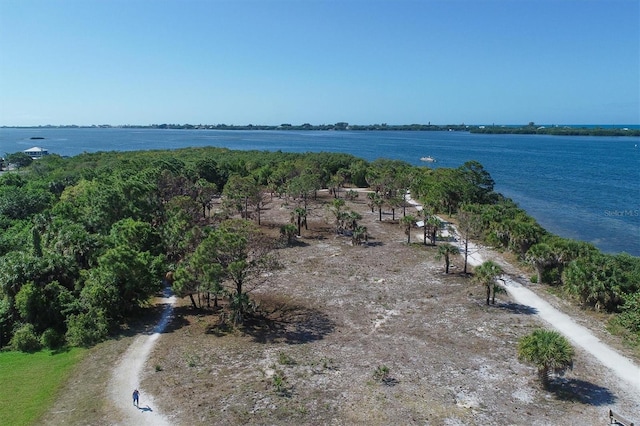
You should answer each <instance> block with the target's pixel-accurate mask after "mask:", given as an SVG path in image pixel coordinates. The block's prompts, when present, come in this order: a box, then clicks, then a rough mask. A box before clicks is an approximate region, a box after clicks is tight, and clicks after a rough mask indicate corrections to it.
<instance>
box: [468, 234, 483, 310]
mask: <svg viewBox="0 0 640 426" xmlns="http://www.w3.org/2000/svg"><path fill="white" fill-rule="evenodd" d="M468 256H469V240H468V239H466V240H464V273H465V274H466V273H467V257H468ZM488 304H489V295H487V305H488Z"/></svg>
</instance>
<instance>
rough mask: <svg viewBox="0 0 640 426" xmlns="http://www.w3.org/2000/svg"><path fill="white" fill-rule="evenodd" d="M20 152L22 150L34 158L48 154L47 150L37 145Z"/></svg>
mask: <svg viewBox="0 0 640 426" xmlns="http://www.w3.org/2000/svg"><path fill="white" fill-rule="evenodd" d="M22 152H24V153H25V154H27V155H28V156H29V157H31V158H33V159H34V160H35V159H36V158H40V157H44V156H45V155H49V151H47V150H46V149H44V148H40V147H39V146H34V147H33V148H29V149H25V150H24V151H22Z"/></svg>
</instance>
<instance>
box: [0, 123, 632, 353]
mask: <svg viewBox="0 0 640 426" xmlns="http://www.w3.org/2000/svg"><path fill="white" fill-rule="evenodd" d="M343 125H346V123H343ZM493 186H494V182H493V179H492V178H491V176H490V175H489V173H487V172H486V170H484V168H483V167H482V165H480V164H479V163H477V162H474V161H472V162H468V163H465V164H464V165H462V166H460V167H458V168H455V169H446V168H438V169H430V168H427V167H413V166H410V165H408V164H407V163H404V162H401V161H391V160H377V161H374V162H366V161H364V160H362V159H358V158H356V157H353V156H351V155H348V154H337V153H307V154H293V153H282V152H258V151H230V150H227V149H222V148H187V149H181V150H175V151H141V152H126V153H121V152H101V153H93V154H87V153H85V154H81V155H78V156H75V157H71V158H61V157H59V156H57V155H49V156H47V157H45V158H42V159H39V160H37V161H34V162H32V163H31V164H26V163H25V164H24V167H21V168H19V169H17V170H15V171H10V172H5V173H3V174H2V175H0V231H1V232H0V347H3V346H7V345H11V346H12V347H14V348H16V349H22V350H33V349H37V348H38V347H41V346H47V347H55V346H57V345H61V344H65V343H67V344H71V345H91V344H94V343H96V342H99V341H101V340H103V339H105V338H106V337H107V336H108V335H109V333H110V332H112V331H113V330H114V329H116V328H117V327H118V326H119V325H121V324H123V323H125V322H126V321H128V320H129V319H130V318H131V317H132V316H134V315H135V314H136V312H137V311H138V309H139V308H140V307H142V306H144V305H145V303H147V301H148V299H149V297H150V296H152V295H153V294H154V293H156V292H157V291H159V290H161V288H162V285H163V281H164V282H165V284H170V285H172V286H173V289H174V291H175V292H176V293H177V294H178V295H179V296H182V297H189V298H190V300H191V303H192V305H193V307H194V308H196V309H204V308H209V307H211V305H213V307H216V306H218V301H219V299H221V298H223V299H225V309H226V310H227V311H228V318H229V320H230V321H232V322H234V323H236V324H239V323H242V322H243V321H244V320H245V319H246V318H247V316H248V315H250V314H251V312H252V309H253V307H254V305H253V301H252V300H251V297H250V292H251V290H252V289H253V288H255V287H257V286H259V285H261V284H263V283H264V281H265V277H266V276H268V274H265V271H267V270H272V269H274V268H277V267H278V263H277V260H276V259H275V257H274V250H273V248H274V244H275V242H274V241H273V240H272V239H271V238H269V237H267V236H266V235H265V234H263V233H262V232H261V228H260V212H261V210H262V209H263V208H264V205H265V202H266V200H267V199H268V198H273V197H281V198H283V203H282V204H283V206H288V208H289V209H290V214H291V223H283V224H281V227H280V231H281V234H282V240H283V242H284V243H287V242H288V243H291V242H292V239H293V237H294V236H295V235H301V234H302V233H303V229H304V228H305V227H306V219H307V216H308V214H309V211H310V209H311V208H313V207H312V205H311V203H310V201H311V200H312V199H314V198H315V197H316V194H317V191H318V190H320V189H328V190H329V191H330V192H331V194H332V195H333V197H334V199H333V201H332V203H330V204H329V205H327V206H326V208H327V211H328V212H329V213H330V215H331V216H335V227H336V233H338V234H344V235H350V236H351V238H352V242H353V244H354V246H357V245H360V244H362V243H363V242H364V241H366V240H367V238H368V233H367V229H366V227H364V226H362V224H361V223H360V221H361V219H362V217H361V216H360V215H358V214H357V213H355V212H353V211H351V210H349V209H348V208H347V207H346V205H345V200H348V199H354V198H356V197H358V196H361V195H362V196H366V197H367V202H368V203H369V206H370V208H371V211H372V212H374V211H375V210H377V211H378V217H379V220H382V217H383V212H385V213H387V214H390V215H391V217H392V220H393V221H395V220H396V215H397V217H398V220H397V222H398V223H399V224H400V225H401V227H402V228H403V230H404V232H405V233H406V234H407V240H408V242H410V230H411V228H412V226H413V224H414V223H415V220H417V219H420V220H423V221H424V223H425V225H426V226H425V227H424V236H425V238H424V242H425V244H426V243H427V241H429V242H430V244H434V245H435V244H436V239H437V231H438V229H439V227H440V222H439V221H438V220H437V219H436V218H435V215H436V214H444V213H446V214H449V215H452V216H453V217H457V218H458V222H459V223H460V224H464V227H461V228H462V229H464V230H465V235H466V237H467V238H478V239H481V240H483V241H485V242H486V243H488V244H491V245H493V246H495V247H499V248H501V249H504V250H511V251H513V252H514V253H516V254H517V255H518V256H519V257H520V258H521V259H522V260H526V261H527V262H529V263H530V264H531V265H532V266H533V267H534V268H536V270H537V271H538V275H537V276H538V279H539V280H540V281H545V282H549V283H554V284H560V285H562V286H563V288H566V290H567V293H568V294H571V295H573V296H575V297H576V298H577V299H578V300H579V301H580V302H581V303H583V304H585V305H587V306H592V307H595V308H597V309H605V310H607V311H611V312H620V316H619V318H620V320H619V321H620V324H621V325H622V326H623V327H627V328H628V329H629V330H632V331H633V332H635V333H636V334H637V333H638V332H640V320H639V318H638V315H637V312H638V305H640V301H639V299H638V293H639V290H640V289H638V283H639V282H640V279H639V278H640V263H639V261H638V258H634V257H631V256H628V255H618V256H610V255H605V254H602V253H600V252H598V251H597V250H596V249H595V248H594V247H593V246H591V245H589V244H586V243H580V242H576V241H570V240H564V239H561V238H558V237H555V236H553V235H550V234H548V233H546V232H545V231H544V229H542V228H541V227H540V226H539V225H538V224H537V223H536V222H535V221H534V220H533V219H532V218H530V217H529V216H527V215H526V214H525V212H524V211H522V210H521V209H519V208H518V207H517V206H516V205H515V204H514V203H513V202H512V201H510V200H508V199H505V198H504V197H502V196H500V195H499V194H497V193H495V192H494V191H493ZM356 188H369V190H368V192H367V193H366V195H364V194H362V193H361V192H359V191H355V190H354V189H356ZM409 196H411V197H412V198H414V199H416V200H419V201H420V202H421V203H422V204H423V205H424V206H425V208H424V210H423V211H422V212H421V213H420V217H419V218H418V217H412V216H407V214H406V208H407V207H408V206H409V205H410V204H409ZM214 206H215V207H214ZM407 217H408V219H407ZM402 218H405V219H402ZM444 247H445V248H443V249H442V256H443V257H445V258H446V259H448V257H449V255H452V254H455V252H456V251H455V250H454V249H451V248H449V247H450V246H444ZM447 248H448V249H447ZM495 273H497V272H496V271H495V270H488V273H487V274H485V275H486V276H485V277H484V278H483V280H481V281H482V283H483V284H484V285H485V286H487V289H488V291H495V285H494V278H495Z"/></svg>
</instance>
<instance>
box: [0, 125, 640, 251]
mask: <svg viewBox="0 0 640 426" xmlns="http://www.w3.org/2000/svg"><path fill="white" fill-rule="evenodd" d="M34 136H36V137H44V138H45V139H44V140H31V139H30V138H31V137H34ZM32 146H42V147H44V148H47V149H48V150H49V152H52V153H56V154H60V155H76V154H80V153H82V152H96V151H130V150H145V149H175V148H182V147H188V146H193V147H195V146H216V147H227V148H230V149H239V150H253V149H255V150H267V151H277V150H281V151H284V152H319V151H328V152H344V153H349V154H353V155H356V156H358V157H361V158H364V159H366V160H369V161H372V160H375V159H377V158H391V159H398V160H404V161H406V162H408V163H411V164H413V165H427V164H425V163H422V162H421V161H420V157H422V156H427V155H430V156H432V157H434V158H436V159H437V163H430V164H428V165H429V166H430V167H458V166H460V165H462V164H463V163H464V162H465V161H468V160H477V161H479V162H480V163H482V164H483V165H484V167H485V168H486V169H487V170H488V171H489V172H490V173H491V176H492V177H493V178H494V180H495V181H496V190H497V191H499V192H501V193H502V194H504V195H506V196H508V197H510V198H512V199H513V200H515V201H516V202H517V203H518V204H519V205H520V206H521V207H522V208H524V209H525V210H526V211H527V212H528V213H529V214H530V215H532V216H533V217H535V218H536V220H538V222H539V223H540V224H541V225H542V226H543V227H545V228H546V229H548V230H549V231H551V232H553V233H555V234H557V235H560V236H563V237H567V238H573V239H578V240H583V241H589V242H592V243H594V244H595V245H596V246H598V247H599V248H600V249H601V250H603V251H605V252H608V253H617V252H622V251H625V252H627V253H630V254H633V255H635V256H640V201H639V200H640V138H621V137H580V136H571V137H563V136H541V135H540V136H539V135H474V134H470V133H464V132H409V131H399V132H378V131H375V132H333V131H301V132H294V131H292V132H289V131H239V130H229V131H222V130H158V129H54V128H49V129H46V128H41V129H0V153H1V154H3V155H4V154H5V153H13V152H17V151H22V150H25V149H27V148H30V147H32Z"/></svg>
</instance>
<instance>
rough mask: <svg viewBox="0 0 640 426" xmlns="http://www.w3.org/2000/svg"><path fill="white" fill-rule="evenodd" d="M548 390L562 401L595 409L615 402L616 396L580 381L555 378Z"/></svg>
mask: <svg viewBox="0 0 640 426" xmlns="http://www.w3.org/2000/svg"><path fill="white" fill-rule="evenodd" d="M549 390H550V391H551V392H552V393H553V394H554V395H555V396H556V398H558V399H560V400H562V401H571V402H580V403H582V404H588V405H593V406H596V407H600V406H603V405H610V404H613V403H615V402H616V396H615V395H614V394H613V393H611V391H610V390H609V389H607V388H605V387H602V386H598V385H596V384H593V383H591V382H587V381H584V380H580V379H567V378H557V379H556V380H554V381H553V382H552V383H551V384H550V387H549Z"/></svg>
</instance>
